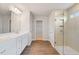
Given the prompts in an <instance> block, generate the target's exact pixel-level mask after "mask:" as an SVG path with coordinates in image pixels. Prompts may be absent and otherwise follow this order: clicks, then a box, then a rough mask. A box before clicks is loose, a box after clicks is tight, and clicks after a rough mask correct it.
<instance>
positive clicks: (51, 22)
mask: <svg viewBox="0 0 79 59" xmlns="http://www.w3.org/2000/svg"><path fill="white" fill-rule="evenodd" d="M54 30H55V12H54V11H52V12H51V14H50V16H49V41H50V42H51V44H52V46H54Z"/></svg>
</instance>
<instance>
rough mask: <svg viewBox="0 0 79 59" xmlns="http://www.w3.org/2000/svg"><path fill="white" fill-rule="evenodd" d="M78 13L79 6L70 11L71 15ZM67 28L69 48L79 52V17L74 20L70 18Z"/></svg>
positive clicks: (76, 5)
mask: <svg viewBox="0 0 79 59" xmlns="http://www.w3.org/2000/svg"><path fill="white" fill-rule="evenodd" d="M76 11H79V4H75V5H74V6H73V7H71V8H69V9H68V13H69V15H70V14H72V13H74V12H76ZM65 26H66V27H65V28H66V37H67V44H68V46H70V47H71V48H73V49H75V50H76V51H78V52H79V47H78V45H79V16H78V17H74V18H72V19H71V18H68V21H67V22H66V24H65Z"/></svg>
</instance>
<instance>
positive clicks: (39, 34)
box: [36, 20, 43, 40]
mask: <svg viewBox="0 0 79 59" xmlns="http://www.w3.org/2000/svg"><path fill="white" fill-rule="evenodd" d="M42 38H43V22H42V21H41V20H38V21H36V39H37V40H41V39H42Z"/></svg>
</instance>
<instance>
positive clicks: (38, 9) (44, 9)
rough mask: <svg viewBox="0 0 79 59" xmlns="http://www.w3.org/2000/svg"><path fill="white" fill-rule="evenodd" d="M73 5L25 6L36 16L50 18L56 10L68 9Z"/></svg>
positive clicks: (38, 4) (46, 4) (36, 4)
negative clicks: (51, 13)
mask: <svg viewBox="0 0 79 59" xmlns="http://www.w3.org/2000/svg"><path fill="white" fill-rule="evenodd" d="M72 5H73V3H28V4H25V6H27V7H28V8H29V9H30V10H31V12H32V13H33V14H34V15H41V16H48V15H49V14H50V12H51V11H52V10H54V9H67V8H69V7H71V6H72Z"/></svg>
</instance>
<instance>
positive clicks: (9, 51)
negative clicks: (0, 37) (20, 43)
mask: <svg viewBox="0 0 79 59" xmlns="http://www.w3.org/2000/svg"><path fill="white" fill-rule="evenodd" d="M0 48H1V49H3V51H2V53H1V54H2V55H5V54H6V55H15V54H16V40H15V39H11V40H7V41H5V42H3V43H1V44H0Z"/></svg>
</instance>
